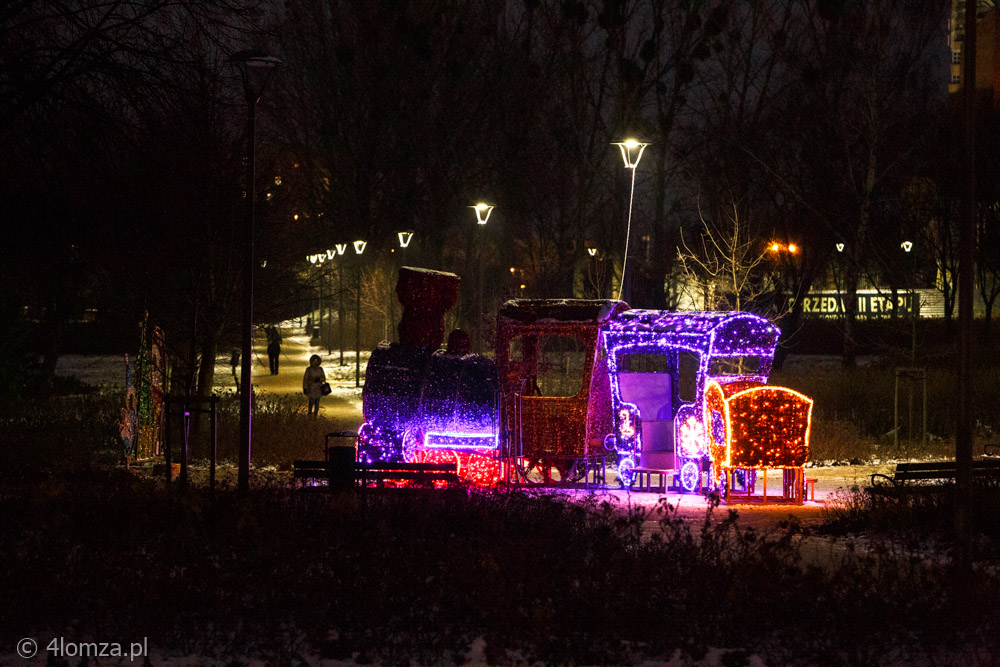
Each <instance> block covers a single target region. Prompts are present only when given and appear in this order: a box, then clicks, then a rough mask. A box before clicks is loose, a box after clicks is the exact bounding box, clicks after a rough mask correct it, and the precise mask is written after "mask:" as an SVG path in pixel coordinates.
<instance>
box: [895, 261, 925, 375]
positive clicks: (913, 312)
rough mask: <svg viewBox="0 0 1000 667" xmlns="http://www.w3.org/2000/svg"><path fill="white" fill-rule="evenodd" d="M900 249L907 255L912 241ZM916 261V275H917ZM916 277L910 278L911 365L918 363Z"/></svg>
mask: <svg viewBox="0 0 1000 667" xmlns="http://www.w3.org/2000/svg"><path fill="white" fill-rule="evenodd" d="M899 247H900V248H902V249H903V252H905V253H906V254H907V255H909V254H910V251H911V250H913V242H912V241H903V242H902V243H900V244H899ZM915 265H916V261H914V272H913V273H914V274H916V266H915ZM915 278H916V276H915V275H911V276H910V285H911V287H910V316H911V319H912V320H913V321H912V323H911V324H912V326H911V329H910V363H913V364H915V363H917V318H918V317H920V297H919V296H918V295H917V290H916V288H914V287H912V285H913V282H914V279H915Z"/></svg>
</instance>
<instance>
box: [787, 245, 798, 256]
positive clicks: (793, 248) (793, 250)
mask: <svg viewBox="0 0 1000 667" xmlns="http://www.w3.org/2000/svg"><path fill="white" fill-rule="evenodd" d="M798 251H799V247H798V246H797V245H795V244H794V243H789V244H788V252H790V253H792V254H793V255H794V254H795V253H797V252H798Z"/></svg>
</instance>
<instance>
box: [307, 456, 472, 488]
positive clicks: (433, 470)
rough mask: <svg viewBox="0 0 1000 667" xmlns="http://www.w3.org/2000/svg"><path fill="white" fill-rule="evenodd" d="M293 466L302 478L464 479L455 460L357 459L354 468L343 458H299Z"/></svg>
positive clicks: (443, 480) (357, 479)
mask: <svg viewBox="0 0 1000 667" xmlns="http://www.w3.org/2000/svg"><path fill="white" fill-rule="evenodd" d="M292 466H293V471H292V475H293V476H294V477H296V478H303V479H333V478H335V477H336V478H343V476H344V475H346V478H347V479H348V480H350V479H354V480H355V481H362V480H364V481H366V482H377V483H380V482H384V481H386V480H409V481H416V482H421V483H430V482H438V481H442V482H447V483H449V484H457V483H459V482H460V481H461V479H460V478H459V476H458V466H457V465H456V464H455V463H402V462H377V463H371V464H363V463H355V464H354V466H353V469H352V468H350V467H347V466H345V465H344V464H343V462H336V461H304V460H298V461H293V462H292Z"/></svg>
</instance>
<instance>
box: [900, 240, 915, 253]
mask: <svg viewBox="0 0 1000 667" xmlns="http://www.w3.org/2000/svg"><path fill="white" fill-rule="evenodd" d="M899 247H900V248H902V249H903V250H905V251H906V252H910V251H911V250H913V242H912V241H903V242H902V243H900V244H899Z"/></svg>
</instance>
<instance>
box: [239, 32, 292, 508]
mask: <svg viewBox="0 0 1000 667" xmlns="http://www.w3.org/2000/svg"><path fill="white" fill-rule="evenodd" d="M229 62H230V63H231V64H233V65H234V66H236V67H237V68H238V69H239V72H240V78H241V79H242V82H243V92H244V95H245V98H246V103H247V174H246V179H247V182H246V202H247V211H246V222H245V223H244V224H245V226H244V228H243V276H242V278H243V318H242V325H241V326H242V339H243V340H242V346H241V355H242V357H243V358H242V360H241V363H242V366H241V368H240V451H239V473H238V476H237V488H238V489H239V490H240V491H247V490H249V488H250V450H251V441H252V437H253V436H252V426H251V421H252V416H251V415H252V411H253V400H252V396H251V392H252V391H253V383H252V373H253V370H252V367H253V235H254V197H255V187H254V176H255V174H254V158H255V153H256V150H255V148H256V147H255V139H256V137H255V130H256V122H255V120H256V119H255V116H256V109H257V102H258V100H260V96H261V95H262V94H263V93H264V89H265V88H266V87H267V84H268V82H269V81H270V79H271V74H273V73H274V70H275V69H276V68H278V67H280V66H281V65H282V62H281V61H280V60H279V59H277V58H275V57H274V56H269V55H266V54H264V53H263V52H261V51H256V50H252V49H250V50H246V51H240V52H238V53H234V54H233V55H232V56H231V57H230V58H229Z"/></svg>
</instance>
